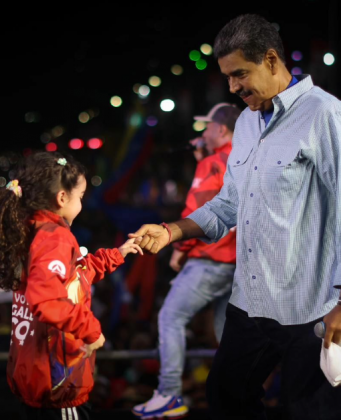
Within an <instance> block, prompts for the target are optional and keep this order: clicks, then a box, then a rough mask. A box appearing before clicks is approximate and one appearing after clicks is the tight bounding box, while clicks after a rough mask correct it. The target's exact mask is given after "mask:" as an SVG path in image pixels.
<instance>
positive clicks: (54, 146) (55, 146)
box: [45, 142, 58, 152]
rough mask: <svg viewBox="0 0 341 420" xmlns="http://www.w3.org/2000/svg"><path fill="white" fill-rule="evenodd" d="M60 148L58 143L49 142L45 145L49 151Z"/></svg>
mask: <svg viewBox="0 0 341 420" xmlns="http://www.w3.org/2000/svg"><path fill="white" fill-rule="evenodd" d="M57 149H58V147H57V145H56V143H53V142H51V143H47V145H46V146H45V150H46V151H47V152H55V151H56V150H57Z"/></svg>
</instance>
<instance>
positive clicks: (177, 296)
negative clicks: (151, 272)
mask: <svg viewBox="0 0 341 420" xmlns="http://www.w3.org/2000/svg"><path fill="white" fill-rule="evenodd" d="M234 270H235V265H233V264H225V263H218V262H215V261H211V260H207V259H195V258H192V259H189V260H188V261H187V262H186V264H185V265H184V267H183V269H182V270H181V271H180V273H179V274H178V275H177V276H176V278H175V279H174V281H173V284H172V288H171V289H170V291H169V293H168V295H167V297H166V299H165V302H164V304H163V306H162V308H161V310H160V312H159V318H158V327H159V352H160V362H161V369H160V375H159V388H158V390H159V392H161V393H163V394H166V395H181V390H182V386H181V377H182V373H183V369H184V363H185V349H186V340H185V326H186V324H188V322H189V321H190V320H191V318H192V317H193V316H194V315H195V314H196V313H197V312H198V311H199V310H200V309H202V308H203V307H204V306H206V305H207V304H208V303H209V302H211V301H213V300H215V302H214V304H215V305H214V318H215V325H214V327H215V333H216V336H217V339H218V341H220V338H221V335H222V332H223V329H224V323H225V310H226V306H227V303H228V300H229V298H230V296H231V291H232V282H233V275H234Z"/></svg>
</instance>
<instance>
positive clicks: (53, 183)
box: [0, 152, 86, 290]
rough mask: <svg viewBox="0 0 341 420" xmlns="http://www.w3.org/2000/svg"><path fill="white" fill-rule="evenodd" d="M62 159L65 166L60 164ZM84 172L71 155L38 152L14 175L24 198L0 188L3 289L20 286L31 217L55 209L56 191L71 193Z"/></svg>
mask: <svg viewBox="0 0 341 420" xmlns="http://www.w3.org/2000/svg"><path fill="white" fill-rule="evenodd" d="M63 158H64V159H66V164H65V166H64V165H61V164H59V163H58V160H59V159H63ZM62 162H63V161H62ZM85 173H86V170H85V167H84V166H83V165H81V164H80V163H79V162H77V161H76V160H74V159H73V157H72V156H69V155H63V154H61V153H58V152H53V153H51V152H35V153H33V154H31V155H30V156H28V157H26V158H24V159H23V160H22V161H21V162H19V163H18V165H17V167H16V168H15V169H14V177H13V178H14V179H17V180H18V181H19V186H20V187H21V190H22V197H18V196H17V195H16V194H15V193H14V192H13V191H11V190H9V189H7V188H0V288H2V289H4V290H17V289H18V288H19V286H20V274H21V269H20V267H21V266H22V264H23V263H24V261H25V260H27V256H28V250H29V246H30V242H31V236H32V232H31V230H30V227H29V224H28V219H29V218H30V217H31V216H32V215H33V213H34V212H35V211H37V210H52V211H53V210H54V209H55V208H56V195H57V193H58V192H59V191H60V190H62V189H63V190H65V191H66V192H68V193H71V191H72V190H73V189H74V188H75V187H76V186H77V184H78V181H79V177H80V176H81V175H83V176H85Z"/></svg>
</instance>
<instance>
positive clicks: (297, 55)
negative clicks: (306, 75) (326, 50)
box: [291, 51, 303, 61]
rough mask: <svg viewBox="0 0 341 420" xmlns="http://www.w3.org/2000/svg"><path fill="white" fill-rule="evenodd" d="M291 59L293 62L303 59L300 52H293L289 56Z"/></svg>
mask: <svg viewBox="0 0 341 420" xmlns="http://www.w3.org/2000/svg"><path fill="white" fill-rule="evenodd" d="M291 58H292V59H293V60H294V61H301V60H302V58H303V54H302V53H301V51H293V53H292V54H291Z"/></svg>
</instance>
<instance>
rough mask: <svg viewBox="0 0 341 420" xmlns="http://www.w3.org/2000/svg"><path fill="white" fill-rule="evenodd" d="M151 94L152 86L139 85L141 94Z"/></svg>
mask: <svg viewBox="0 0 341 420" xmlns="http://www.w3.org/2000/svg"><path fill="white" fill-rule="evenodd" d="M149 94H150V88H149V86H147V85H142V86H140V87H139V95H140V96H142V97H143V98H145V97H146V96H148V95H149Z"/></svg>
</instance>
